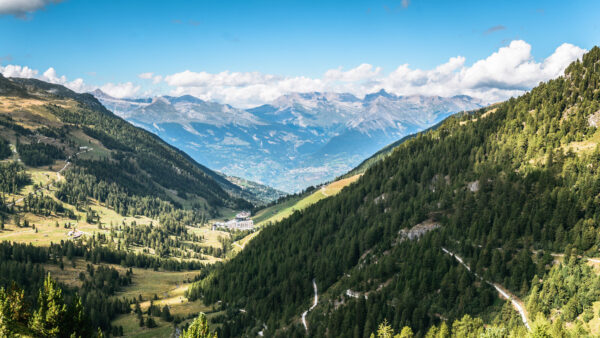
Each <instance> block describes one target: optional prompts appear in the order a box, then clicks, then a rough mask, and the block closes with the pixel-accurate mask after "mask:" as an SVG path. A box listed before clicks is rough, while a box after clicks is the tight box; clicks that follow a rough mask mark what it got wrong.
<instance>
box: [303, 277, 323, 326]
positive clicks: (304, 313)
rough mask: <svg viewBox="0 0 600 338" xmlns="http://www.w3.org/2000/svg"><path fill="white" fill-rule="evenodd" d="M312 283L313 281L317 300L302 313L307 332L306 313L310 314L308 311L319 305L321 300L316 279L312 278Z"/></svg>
mask: <svg viewBox="0 0 600 338" xmlns="http://www.w3.org/2000/svg"><path fill="white" fill-rule="evenodd" d="M312 283H313V288H314V289H315V301H314V303H313V305H312V306H311V307H310V308H309V309H308V310H306V311H304V312H303V313H302V324H304V328H305V329H306V331H307V332H308V324H307V323H306V315H307V314H308V311H310V310H312V309H314V308H315V307H316V306H317V303H318V302H319V293H318V291H317V283H316V282H315V280H314V279H313V280H312Z"/></svg>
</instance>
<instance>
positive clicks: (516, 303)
mask: <svg viewBox="0 0 600 338" xmlns="http://www.w3.org/2000/svg"><path fill="white" fill-rule="evenodd" d="M442 251H444V252H445V253H447V254H448V255H450V256H452V257H454V258H455V259H456V260H457V261H458V262H459V263H460V264H461V265H462V266H464V267H465V268H466V269H467V270H469V272H471V273H472V274H473V275H475V277H477V278H479V279H480V280H482V281H484V282H486V283H488V284H489V285H491V286H493V287H494V289H496V291H497V292H498V294H500V296H501V297H502V298H504V299H508V300H510V302H511V304H512V306H513V307H514V308H515V310H517V312H519V314H520V315H521V320H522V321H523V324H524V325H525V327H527V329H528V330H531V327H529V321H528V320H527V311H526V310H525V305H524V303H523V301H522V300H521V299H519V297H517V296H515V295H514V294H512V293H511V292H510V291H508V290H507V289H505V288H504V287H503V286H502V285H500V284H498V283H492V282H490V281H488V280H486V279H484V278H483V277H481V276H479V275H478V274H477V273H476V272H473V271H472V270H471V267H469V266H468V265H467V264H466V263H465V262H464V261H463V259H462V258H461V257H460V256H458V255H456V254H455V253H453V252H451V251H449V250H448V249H446V248H442Z"/></svg>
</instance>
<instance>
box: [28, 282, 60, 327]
mask: <svg viewBox="0 0 600 338" xmlns="http://www.w3.org/2000/svg"><path fill="white" fill-rule="evenodd" d="M66 314H67V306H66V305H65V303H64V300H63V295H62V290H61V289H60V288H59V287H58V285H57V284H56V282H55V281H54V280H53V279H52V278H51V277H50V274H48V277H46V280H45V281H44V287H43V288H42V289H41V290H40V293H39V296H38V309H37V310H36V311H35V312H34V313H33V316H32V319H31V324H30V327H31V329H32V330H33V331H35V332H36V333H38V334H39V335H42V336H60V335H61V334H64V333H66V332H65V330H64V325H65V322H66Z"/></svg>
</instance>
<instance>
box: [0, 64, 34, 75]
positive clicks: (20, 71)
mask: <svg viewBox="0 0 600 338" xmlns="http://www.w3.org/2000/svg"><path fill="white" fill-rule="evenodd" d="M0 73H2V75H4V77H24V78H32V77H36V76H37V74H38V71H37V70H34V69H31V68H29V67H27V66H18V65H6V66H4V67H3V66H0Z"/></svg>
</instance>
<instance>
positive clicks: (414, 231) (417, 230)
mask: <svg viewBox="0 0 600 338" xmlns="http://www.w3.org/2000/svg"><path fill="white" fill-rule="evenodd" d="M440 227H441V225H440V224H439V223H438V222H435V221H434V220H432V219H428V220H426V221H423V222H421V223H419V224H417V225H415V226H414V227H412V228H410V229H402V230H400V232H399V234H400V237H401V241H402V240H413V239H418V238H419V237H421V236H423V235H425V234H426V233H428V232H429V231H432V230H435V229H438V228H440Z"/></svg>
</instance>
